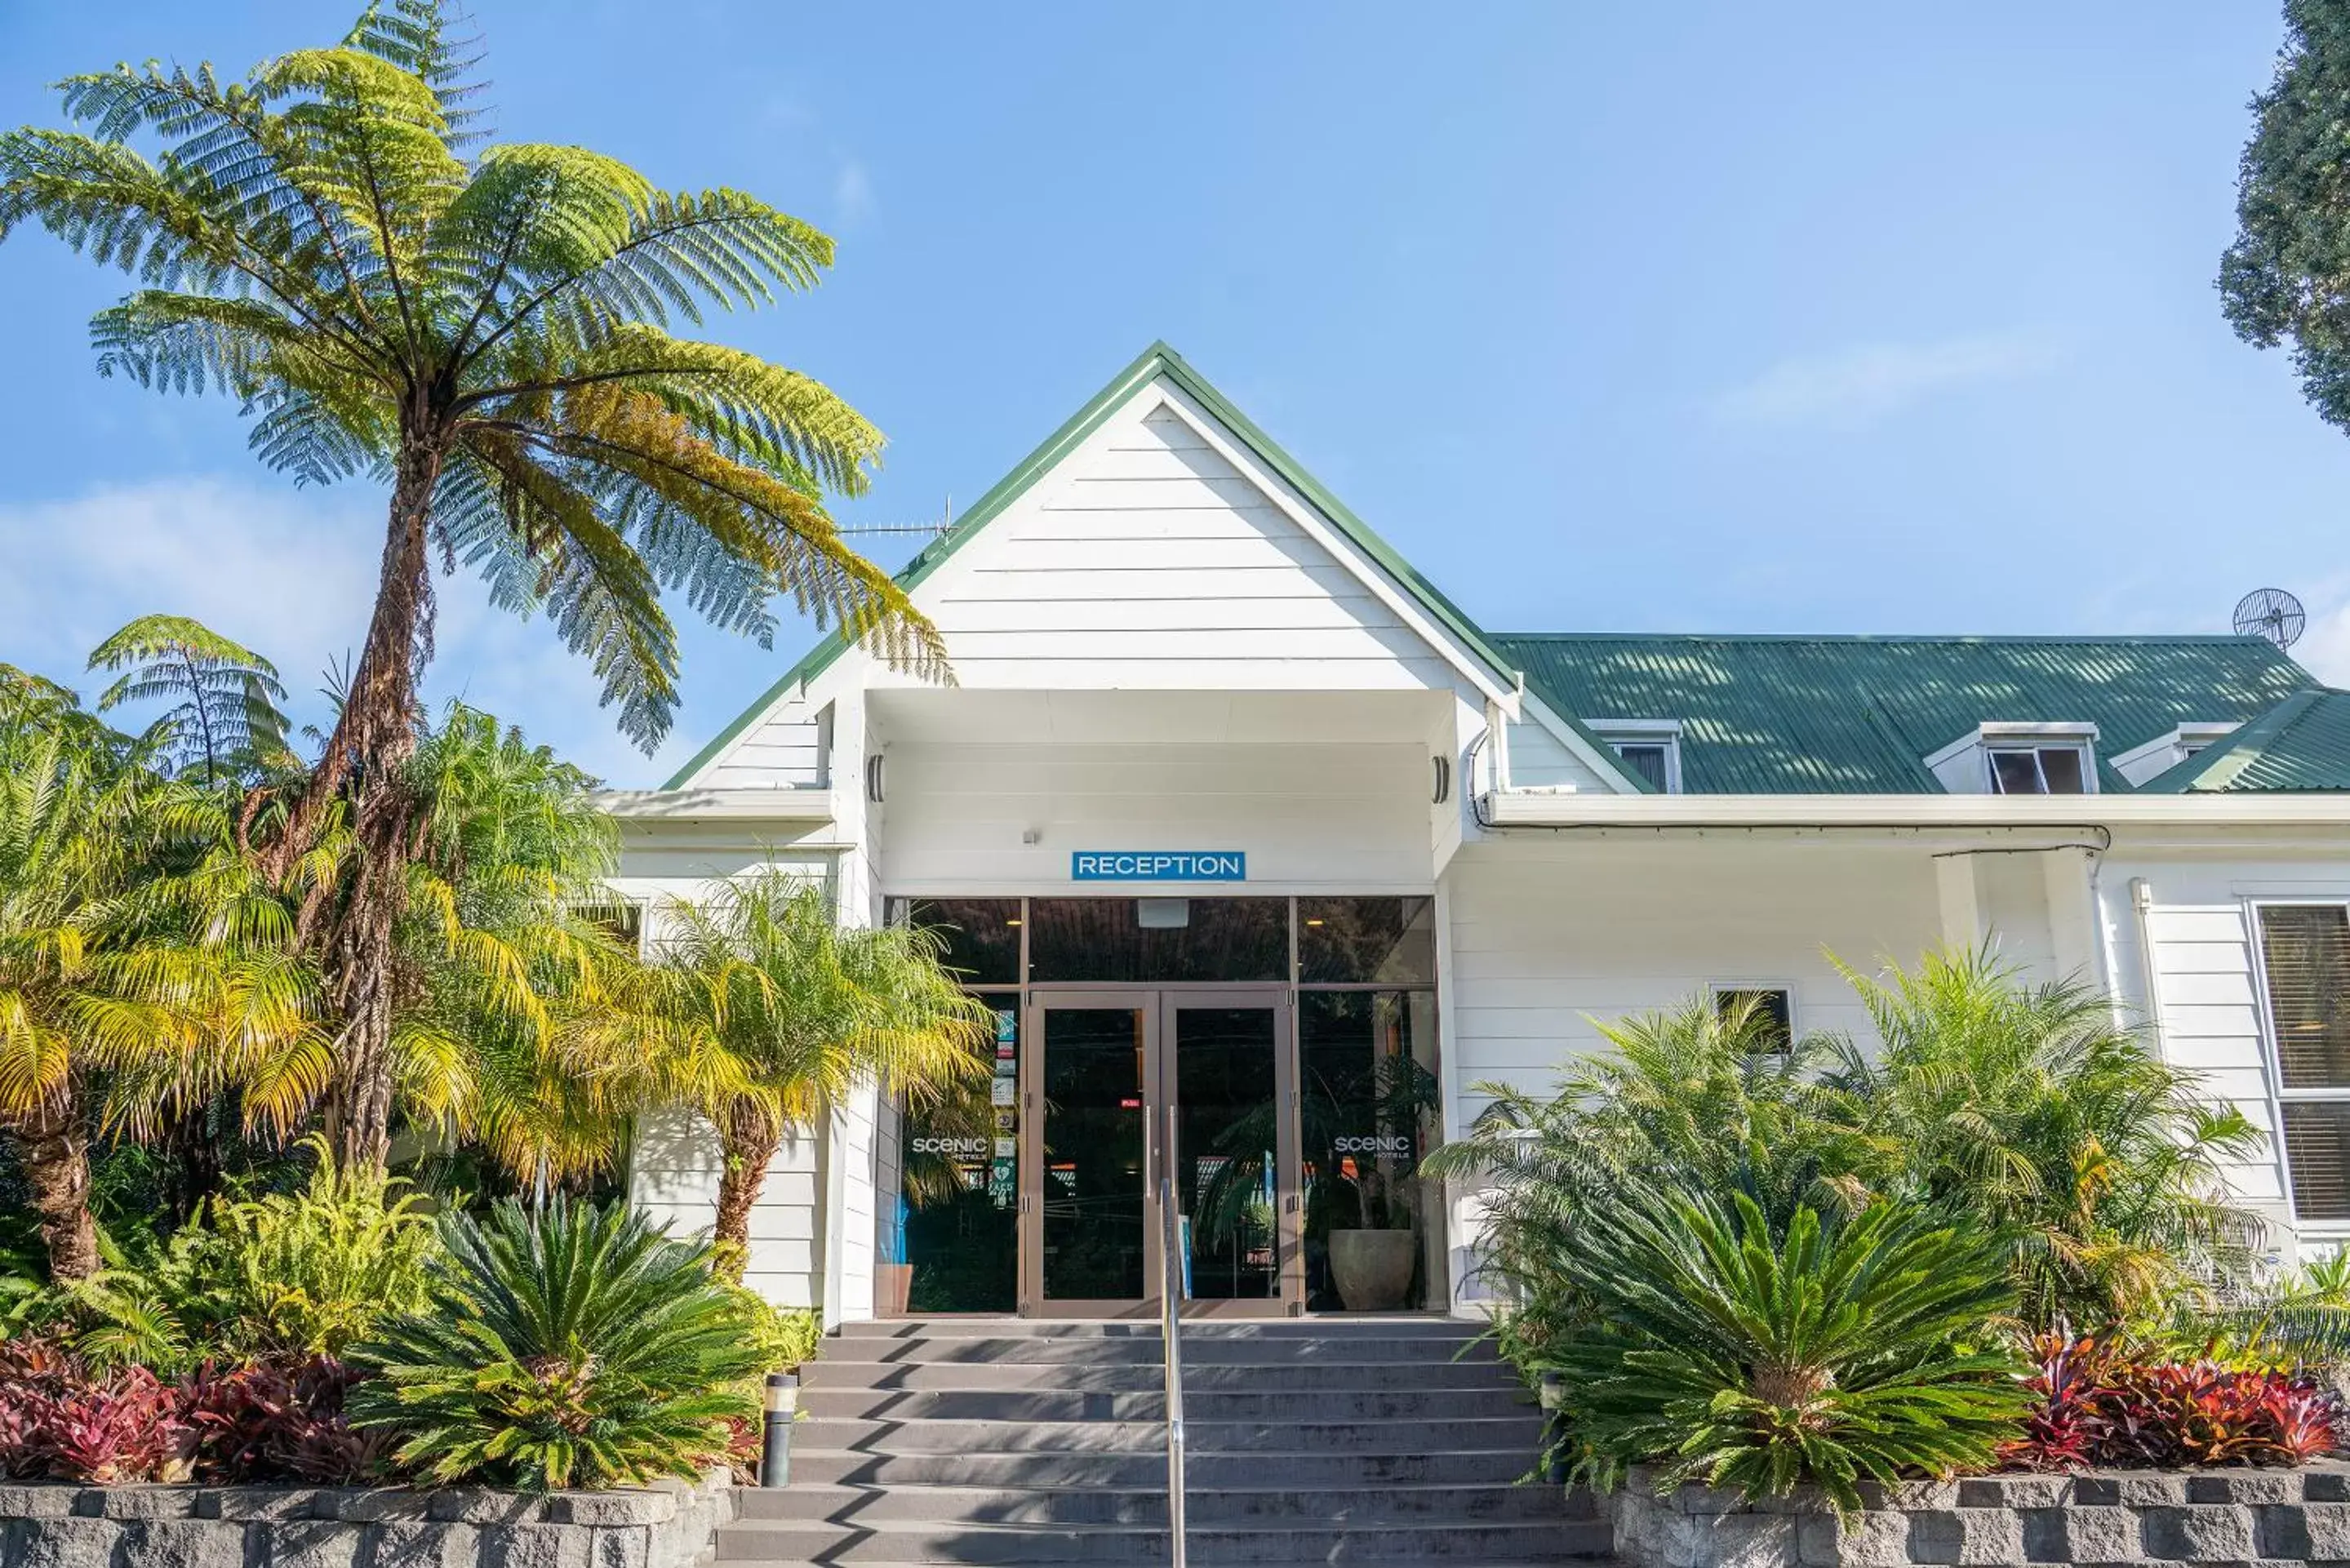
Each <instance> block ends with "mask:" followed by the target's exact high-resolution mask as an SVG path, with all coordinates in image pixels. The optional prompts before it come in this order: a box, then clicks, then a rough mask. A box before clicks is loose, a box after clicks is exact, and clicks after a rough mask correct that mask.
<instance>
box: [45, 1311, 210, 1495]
mask: <svg viewBox="0 0 2350 1568" xmlns="http://www.w3.org/2000/svg"><path fill="white" fill-rule="evenodd" d="M181 1407H182V1394H181V1391H180V1390H179V1389H178V1388H177V1387H175V1386H172V1385H171V1384H169V1383H166V1382H164V1381H163V1380H162V1379H161V1378H159V1377H157V1376H155V1375H154V1374H153V1373H152V1372H150V1371H149V1370H147V1368H145V1367H143V1366H132V1367H127V1368H125V1369H123V1370H121V1371H119V1372H111V1373H108V1374H105V1375H104V1376H97V1375H93V1374H92V1373H91V1372H90V1370H89V1368H88V1366H84V1365H83V1364H82V1362H81V1361H80V1359H79V1358H78V1357H77V1356H75V1355H72V1354H71V1353H70V1352H68V1351H66V1350H63V1349H61V1348H60V1347H58V1346H57V1345H52V1344H48V1343H47V1342H45V1341H39V1340H12V1341H9V1342H6V1343H5V1344H0V1472H5V1474H6V1475H8V1476H10V1477H12V1478H14V1479H16V1480H68V1481H87V1482H91V1483H93V1484H97V1485H105V1484H107V1483H109V1482H114V1481H174V1480H187V1479H188V1476H189V1474H190V1471H191V1469H192V1455H193V1450H194V1434H193V1433H192V1432H191V1431H190V1430H189V1428H188V1425H187V1423H186V1421H185V1420H183V1419H182V1415H181Z"/></svg>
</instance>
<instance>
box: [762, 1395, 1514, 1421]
mask: <svg viewBox="0 0 2350 1568" xmlns="http://www.w3.org/2000/svg"><path fill="white" fill-rule="evenodd" d="M800 1407H801V1408H802V1409H804V1410H806V1412H807V1413H808V1415H809V1417H811V1418H812V1419H825V1420H831V1419H839V1420H860V1419H864V1420H890V1421H1162V1420H1164V1419H1166V1417H1167V1397H1166V1395H1164V1394H1161V1393H1158V1392H1150V1393H1139V1392H1138V1393H1112V1392H1102V1391H1088V1390H1084V1389H1058V1388H1025V1389H975V1390H973V1389H953V1388H948V1389H905V1388H827V1387H817V1388H806V1389H803V1390H802V1391H801V1393H800ZM1521 1408H1525V1409H1531V1408H1532V1404H1531V1402H1530V1401H1526V1400H1524V1399H1523V1397H1521V1396H1520V1394H1519V1393H1518V1391H1517V1390H1516V1389H1514V1388H1507V1387H1503V1388H1493V1387H1485V1388H1389V1389H1365V1390H1361V1391H1354V1390H1347V1389H1338V1390H1331V1391H1326V1392H1321V1393H1311V1394H1306V1393H1296V1392H1286V1393H1267V1394H1232V1393H1222V1392H1208V1391H1201V1392H1196V1393H1195V1392H1192V1391H1191V1390H1189V1389H1187V1390H1185V1392H1184V1396H1183V1414H1184V1416H1185V1417H1186V1418H1187V1419H1189V1420H1191V1421H1196V1422H1201V1423H1203V1424H1205V1423H1211V1422H1219V1421H1272V1422H1279V1421H1315V1422H1330V1421H1388V1420H1412V1421H1444V1420H1469V1419H1479V1418H1485V1419H1492V1418H1499V1417H1507V1416H1510V1415H1512V1414H1513V1413H1515V1412H1516V1411H1518V1410H1519V1409H1521Z"/></svg>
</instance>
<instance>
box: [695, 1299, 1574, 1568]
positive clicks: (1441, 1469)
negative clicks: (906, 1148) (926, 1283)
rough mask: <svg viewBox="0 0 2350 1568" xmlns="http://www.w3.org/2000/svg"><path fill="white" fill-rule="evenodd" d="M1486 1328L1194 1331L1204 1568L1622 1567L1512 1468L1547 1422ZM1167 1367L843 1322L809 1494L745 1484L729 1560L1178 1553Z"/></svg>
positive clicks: (1192, 1379)
mask: <svg viewBox="0 0 2350 1568" xmlns="http://www.w3.org/2000/svg"><path fill="white" fill-rule="evenodd" d="M1474 1333H1475V1330H1474V1329H1473V1328H1472V1327H1471V1326H1470V1325H1468V1324H1456V1323H1449V1322H1444V1321H1441V1320H1435V1319H1418V1318H1375V1319H1364V1320H1355V1321H1347V1320H1331V1319H1309V1320H1303V1321H1292V1322H1276V1323H1205V1324H1185V1325H1184V1329H1183V1360H1184V1379H1183V1396H1184V1407H1185V1409H1184V1414H1185V1420H1186V1428H1187V1430H1188V1432H1189V1435H1190V1450H1191V1459H1190V1482H1191V1484H1190V1486H1189V1487H1188V1489H1187V1501H1188V1507H1189V1513H1190V1521H1189V1522H1190V1531H1189V1535H1190V1556H1191V1561H1192V1562H1193V1563H1201V1564H1203V1565H1204V1564H1211V1563H1400V1562H1403V1561H1406V1560H1418V1559H1430V1558H1444V1559H1449V1560H1451V1561H1454V1562H1459V1563H1565V1562H1572V1561H1589V1560H1593V1559H1604V1558H1605V1557H1607V1554H1608V1544H1609V1542H1608V1532H1607V1525H1606V1524H1605V1523H1603V1522H1600V1521H1597V1520H1596V1519H1595V1518H1594V1517H1593V1516H1592V1513H1591V1511H1590V1509H1589V1507H1588V1505H1587V1503H1586V1502H1583V1501H1581V1500H1580V1499H1579V1498H1578V1500H1577V1501H1575V1503H1572V1504H1571V1503H1570V1501H1569V1500H1568V1498H1567V1497H1566V1495H1565V1493H1564V1492H1563V1491H1562V1490H1561V1489H1559V1488H1556V1487H1547V1486H1540V1485H1533V1486H1517V1485H1514V1484H1513V1483H1514V1482H1515V1481H1516V1480H1517V1479H1518V1478H1519V1477H1520V1476H1522V1475H1523V1474H1525V1472H1526V1471H1527V1470H1528V1469H1530V1468H1531V1467H1532V1466H1533V1464H1534V1459H1535V1454H1536V1449H1537V1448H1538V1445H1539V1442H1540V1438H1541V1421H1540V1418H1539V1417H1537V1416H1536V1414H1535V1413H1534V1410H1533V1409H1532V1408H1531V1407H1530V1406H1529V1405H1528V1404H1527V1403H1526V1402H1525V1399H1524V1397H1523V1393H1522V1391H1521V1390H1520V1388H1519V1386H1518V1384H1517V1380H1516V1378H1515V1377H1514V1376H1513V1374H1512V1373H1511V1372H1510V1370H1509V1368H1508V1367H1506V1366H1503V1365H1502V1364H1501V1363H1500V1362H1499V1361H1497V1360H1496V1359H1495V1358H1494V1356H1493V1353H1492V1346H1490V1345H1476V1346H1475V1347H1473V1348H1472V1349H1471V1350H1470V1351H1469V1352H1468V1353H1467V1354H1466V1355H1459V1353H1460V1352H1461V1347H1462V1345H1464V1344H1465V1343H1466V1342H1467V1341H1468V1340H1469V1339H1470V1338H1471V1337H1472V1336H1473V1334H1474ZM1456 1356H1458V1358H1457V1359H1456ZM1164 1377H1165V1373H1164V1370H1163V1364H1162V1362H1161V1359H1160V1347H1159V1330H1158V1326H1157V1325H1156V1324H1141V1323H1034V1322H1016V1321H1011V1320H1006V1319H977V1318H962V1319H936V1320H931V1321H929V1322H921V1323H875V1324H849V1325H848V1326H847V1328H846V1329H844V1330H843V1331H842V1333H841V1334H840V1335H839V1336H838V1337H837V1338H834V1339H831V1340H827V1342H826V1345H825V1350H824V1354H823V1355H822V1357H821V1359H819V1360H818V1361H817V1362H816V1363H815V1364H814V1365H813V1366H809V1367H807V1368H806V1369H805V1370H804V1371H803V1373H802V1393H801V1405H802V1407H803V1408H804V1409H805V1410H806V1417H804V1418H803V1419H802V1420H801V1422H800V1423H799V1425H798V1427H797V1428H795V1431H794V1434H793V1440H792V1484H791V1485H790V1486H789V1487H787V1488H784V1489H781V1490H775V1491H757V1490H754V1491H748V1492H744V1493H743V1494H742V1497H741V1501H742V1509H741V1517H740V1518H738V1519H737V1520H736V1521H734V1522H733V1523H732V1524H730V1525H728V1526H726V1527H725V1528H724V1529H723V1531H721V1532H720V1534H719V1538H718V1546H717V1555H718V1558H719V1560H720V1562H721V1563H981V1564H993V1563H1004V1564H1011V1563H1073V1564H1075V1563H1082V1564H1088V1565H1108V1564H1128V1563H1134V1564H1155V1563H1166V1562H1167V1561H1168V1536H1167V1451H1166V1440H1167V1433H1166V1427H1165V1425H1164V1420H1165V1415H1166V1398H1165V1395H1164V1393H1163V1386H1164Z"/></svg>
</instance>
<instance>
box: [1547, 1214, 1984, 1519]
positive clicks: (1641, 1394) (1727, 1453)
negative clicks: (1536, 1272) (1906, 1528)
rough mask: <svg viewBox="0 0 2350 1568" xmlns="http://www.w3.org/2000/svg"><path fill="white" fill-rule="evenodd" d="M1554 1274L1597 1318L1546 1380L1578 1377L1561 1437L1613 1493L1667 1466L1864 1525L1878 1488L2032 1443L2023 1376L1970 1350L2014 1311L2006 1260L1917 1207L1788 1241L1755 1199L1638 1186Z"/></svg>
mask: <svg viewBox="0 0 2350 1568" xmlns="http://www.w3.org/2000/svg"><path fill="white" fill-rule="evenodd" d="M1556 1267H1557V1270H1558V1272H1559V1273H1560V1274H1561V1275H1562V1276H1563V1277H1564V1278H1565V1280H1566V1281H1567V1282H1570V1283H1571V1284H1572V1286H1573V1287H1574V1288H1575V1291H1576V1293H1577V1294H1578V1295H1579V1296H1580V1297H1581V1299H1582V1300H1583V1301H1584V1302H1585V1303H1587V1308H1588V1313H1589V1316H1588V1319H1587V1320H1586V1322H1585V1323H1583V1324H1579V1325H1578V1326H1576V1327H1575V1329H1573V1330H1572V1331H1570V1332H1567V1333H1565V1334H1561V1335H1559V1336H1558V1337H1557V1338H1556V1339H1555V1340H1554V1341H1553V1342H1552V1343H1551V1344H1549V1345H1546V1346H1545V1347H1544V1349H1543V1350H1542V1352H1541V1353H1540V1355H1539V1357H1538V1359H1537V1362H1536V1365H1537V1366H1538V1367H1542V1368H1545V1369H1550V1368H1555V1370H1557V1371H1558V1372H1560V1373H1561V1374H1563V1375H1564V1377H1563V1381H1564V1385H1565V1399H1566V1405H1565V1421H1566V1437H1565V1439H1564V1440H1565V1442H1566V1443H1567V1444H1568V1445H1569V1449H1570V1454H1571V1457H1572V1458H1573V1459H1574V1462H1575V1469H1577V1470H1578V1472H1579V1473H1581V1474H1582V1475H1584V1476H1586V1477H1587V1478H1589V1479H1590V1480H1592V1481H1593V1482H1594V1483H1595V1484H1596V1485H1598V1486H1600V1487H1603V1488H1613V1487H1614V1486H1616V1485H1617V1484H1618V1483H1619V1482H1620V1480H1621V1479H1622V1475H1623V1470H1624V1468H1625V1467H1626V1466H1627V1465H1630V1464H1635V1463H1654V1464H1657V1465H1658V1466H1659V1467H1660V1468H1661V1471H1662V1474H1661V1477H1660V1479H1661V1480H1663V1481H1665V1482H1666V1483H1668V1484H1679V1482H1681V1481H1685V1480H1702V1481H1704V1482H1706V1483H1708V1484H1710V1485H1713V1486H1721V1487H1729V1488H1735V1489H1737V1490H1740V1491H1742V1492H1743V1493H1745V1494H1746V1495H1748V1496H1750V1497H1764V1496H1780V1495H1783V1494H1784V1493H1786V1492H1787V1491H1789V1490H1792V1489H1793V1488H1794V1487H1796V1486H1798V1485H1801V1484H1804V1483H1806V1482H1808V1483H1812V1484H1815V1485H1817V1486H1818V1487H1820V1488H1821V1489H1822V1490H1825V1492H1826V1493H1827V1495H1828V1496H1829V1497H1830V1498H1831V1499H1833V1500H1834V1501H1835V1504H1836V1506H1837V1507H1838V1508H1840V1509H1845V1510H1852V1509H1856V1508H1858V1507H1859V1506H1860V1498H1859V1494H1858V1491H1857V1490H1856V1486H1857V1483H1858V1482H1859V1481H1861V1480H1867V1479H1873V1480H1879V1481H1886V1482H1890V1481H1893V1480H1897V1479H1898V1478H1900V1477H1903V1476H1909V1475H1918V1474H1924V1475H1933V1476H1946V1475H1950V1474H1951V1473H1953V1472H1956V1471H1960V1470H1966V1469H1981V1468H1986V1467H1988V1466H1989V1465H1990V1464H1991V1460H1992V1458H1993V1451H1994V1449H1995V1448H1996V1446H1997V1445H1998V1444H1999V1443H2000V1442H2001V1441H2002V1440H2004V1439H2006V1438H2012V1437H2014V1436H2015V1435H2016V1433H2017V1430H2018V1420H2019V1417H2021V1414H2022V1410H2023V1407H2024V1405H2025V1396H2024V1394H2023V1392H2022V1387H2021V1386H2020V1384H2019V1382H2018V1374H2019V1372H2020V1371H2021V1368H2020V1366H2018V1364H2017V1363H2016V1362H2015V1361H2014V1359H2013V1358H2012V1356H2011V1355H2007V1354H2004V1353H1994V1352H1989V1351H1986V1352H1980V1353H1978V1352H1972V1351H1969V1350H1967V1349H1964V1348H1962V1347H1963V1346H1965V1345H1970V1344H1981V1343H1983V1342H1985V1341H1986V1340H1991V1339H1995V1338H1996V1336H1995V1335H1994V1334H1991V1331H1990V1329H1989V1326H1988V1325H1989V1320H1990V1319H1991V1317H1992V1316H1993V1315H1994V1314H2000V1313H2002V1312H2003V1311H2006V1310H2008V1309H2010V1308H2012V1306H2013V1304H2014V1300H2015V1295H2014V1289H2013V1287H2012V1285H2011V1284H2010V1283H2009V1282H2008V1279H2007V1274H2006V1270H2005V1267H2004V1263H2003V1259H2002V1253H2001V1249H2000V1248H1999V1247H1998V1245H1997V1244H1996V1243H1994V1242H1988V1241H1985V1240H1983V1239H1981V1238H1979V1237H1976V1236H1973V1235H1970V1234H1968V1233H1967V1232H1965V1231H1958V1230H1953V1229H1950V1228H1948V1227H1946V1226H1937V1225H1936V1224H1935V1223H1934V1222H1933V1221H1931V1220H1928V1219H1927V1218H1925V1217H1924V1216H1922V1215H1921V1214H1919V1213H1918V1212H1917V1211H1915V1210H1908V1209H1905V1208H1903V1207H1900V1206H1897V1205H1894V1204H1889V1203H1880V1204H1877V1205H1875V1206H1873V1207H1871V1208H1869V1209H1867V1210H1864V1211H1863V1212H1862V1213H1860V1214H1858V1215H1856V1216H1854V1217H1852V1218H1850V1219H1847V1220H1831V1219H1823V1217H1822V1216H1821V1215H1820V1213H1819V1212H1818V1211H1817V1210H1814V1209H1812V1208H1810V1207H1809V1206H1807V1205H1799V1206H1797V1207H1796V1209H1795V1210H1794V1214H1793V1216H1792V1217H1791V1218H1790V1219H1789V1220H1788V1221H1787V1223H1786V1225H1785V1228H1784V1231H1783V1233H1779V1234H1774V1231H1773V1226H1772V1224H1771V1221H1770V1219H1769V1218H1768V1217H1767V1216H1766V1215H1765V1214H1764V1212H1763V1209H1762V1207H1761V1206H1760V1205H1758V1204H1757V1203H1756V1202H1755V1201H1754V1200H1753V1199H1752V1198H1749V1197H1747V1196H1746V1195H1744V1194H1743V1193H1741V1194H1739V1195H1737V1196H1736V1198H1735V1199H1733V1205H1732V1206H1731V1207H1727V1208H1725V1207H1724V1206H1723V1205H1721V1204H1720V1203H1718V1202H1716V1201H1713V1200H1711V1199H1704V1198H1690V1197H1686V1196H1682V1195H1680V1194H1678V1193H1672V1192H1667V1191H1642V1190H1639V1189H1624V1190H1622V1191H1621V1192H1620V1193H1619V1197H1618V1201H1617V1203H1615V1204H1614V1205H1612V1206H1611V1207H1610V1209H1609V1210H1607V1212H1605V1213H1600V1214H1595V1215H1593V1216H1591V1217H1590V1219H1589V1221H1588V1223H1587V1224H1586V1226H1585V1227H1584V1228H1583V1231H1582V1236H1581V1245H1580V1246H1579V1247H1578V1248H1577V1249H1576V1250H1575V1251H1573V1252H1572V1253H1569V1254H1565V1255H1563V1256H1561V1257H1559V1258H1558V1259H1557V1260H1556Z"/></svg>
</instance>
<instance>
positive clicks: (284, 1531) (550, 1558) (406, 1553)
mask: <svg viewBox="0 0 2350 1568" xmlns="http://www.w3.org/2000/svg"><path fill="white" fill-rule="evenodd" d="M734 1507H735V1502H734V1493H733V1488H732V1487H731V1485H729V1484H728V1482H727V1480H726V1478H725V1475H724V1473H723V1472H718V1473H716V1474H713V1475H712V1477H711V1478H710V1479H708V1480H704V1481H702V1482H701V1483H699V1484H688V1483H684V1482H677V1481H664V1482H656V1483H654V1484H653V1485H652V1486H650V1487H646V1488H642V1489H630V1490H621V1491H600V1492H554V1493H550V1494H547V1495H545V1496H534V1495H529V1494H525V1493H520V1492H510V1491H492V1490H486V1489H482V1488H473V1487H451V1488H443V1489H440V1490H431V1491H418V1490H408V1489H405V1488H366V1487H303V1486H294V1487H286V1486H219V1487H207V1486H116V1487H83V1486H71V1485H52V1484H0V1563H5V1564H7V1565H9V1568H17V1565H19V1564H23V1565H26V1568H31V1565H34V1564H38V1565H39V1568H517V1565H521V1564H532V1565H537V1564H544V1565H546V1568H693V1565H694V1564H695V1563H698V1562H700V1561H702V1559H703V1558H705V1557H706V1556H707V1555H708V1554H709V1552H710V1549H711V1543H712V1541H713V1540H715V1539H716V1536H717V1533H718V1527H719V1526H720V1525H722V1524H723V1523H725V1522H727V1521H729V1520H732V1519H733V1517H734Z"/></svg>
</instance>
